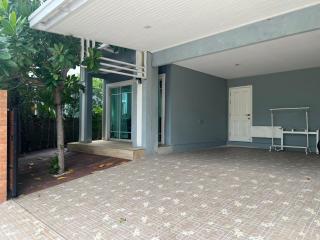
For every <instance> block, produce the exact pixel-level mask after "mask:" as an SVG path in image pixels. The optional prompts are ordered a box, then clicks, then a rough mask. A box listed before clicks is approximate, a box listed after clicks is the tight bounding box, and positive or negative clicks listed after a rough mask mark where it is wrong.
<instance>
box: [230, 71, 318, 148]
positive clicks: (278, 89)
mask: <svg viewBox="0 0 320 240" xmlns="http://www.w3.org/2000/svg"><path fill="white" fill-rule="evenodd" d="M244 85H252V91H253V98H252V99H253V102H252V104H253V106H252V107H253V112H252V113H253V116H252V117H253V119H252V120H253V126H270V112H269V111H268V109H270V108H278V107H303V106H310V107H311V110H310V115H309V116H310V129H311V130H315V129H318V128H320V94H319V91H320V68H313V69H306V70H298V71H291V72H283V73H275V74H268V75H262V76H254V77H245V78H239V79H232V80H228V87H236V86H244ZM304 119H305V118H304V113H303V112H286V113H280V114H277V115H276V116H275V125H277V126H282V127H284V128H287V129H292V128H294V129H301V128H302V129H304V128H305V125H304ZM285 141H286V142H287V143H288V144H304V143H305V137H301V136H300V137H299V136H298V137H297V136H295V137H287V138H286V139H285ZM270 142H271V141H270V140H269V139H262V138H254V139H253V143H252V144H245V145H250V146H256V147H262V148H266V147H268V146H269V145H270ZM310 144H311V145H312V146H313V147H314V146H315V139H314V138H311V143H310Z"/></svg>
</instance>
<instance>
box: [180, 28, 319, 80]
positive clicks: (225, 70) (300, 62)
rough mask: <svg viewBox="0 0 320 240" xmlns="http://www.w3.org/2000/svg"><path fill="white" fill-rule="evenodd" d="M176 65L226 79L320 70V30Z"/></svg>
mask: <svg viewBox="0 0 320 240" xmlns="http://www.w3.org/2000/svg"><path fill="white" fill-rule="evenodd" d="M176 64H177V65H179V66H183V67H187V68H190V69H193V70H197V71H200V72H204V73H207V74H210V75H214V76H219V77H222V78H226V79H232V78H239V77H246V76H255V75H262V74H268V73H275V72H284V71H291V70H296V69H305V68H312V67H320V31H313V32H308V33H304V34H299V35H294V36H291V37H286V38H281V39H278V40H273V41H269V42H264V43H260V44H255V45H251V46H247V47H242V48H237V49H233V50H229V51H225V52H221V53H216V54H212V55H207V56H202V57H198V58H193V59H190V60H186V61H182V62H178V63H176ZM236 64H240V65H239V66H236Z"/></svg>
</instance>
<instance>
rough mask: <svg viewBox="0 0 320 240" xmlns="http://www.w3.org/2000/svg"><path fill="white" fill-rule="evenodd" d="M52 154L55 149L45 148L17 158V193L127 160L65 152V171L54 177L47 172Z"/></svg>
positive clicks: (69, 179) (62, 181)
mask: <svg viewBox="0 0 320 240" xmlns="http://www.w3.org/2000/svg"><path fill="white" fill-rule="evenodd" d="M54 155H55V150H45V151H41V152H36V153H31V154H28V155H26V156H24V157H22V158H20V159H19V175H18V193H19V195H21V194H30V193H33V192H36V191H39V190H43V189H46V188H48V187H52V186H55V185H58V184H61V183H64V182H68V181H71V180H74V179H77V178H80V177H83V176H86V175H89V174H92V173H93V172H95V171H99V170H103V169H107V168H111V167H114V166H117V165H120V164H123V163H125V162H128V161H129V160H125V159H119V158H112V157H105V156H96V155H90V154H84V153H71V152H67V153H66V155H65V164H66V171H67V173H66V174H64V175H62V176H60V177H55V176H53V175H51V174H49V166H50V161H51V158H52V157H53V156H54Z"/></svg>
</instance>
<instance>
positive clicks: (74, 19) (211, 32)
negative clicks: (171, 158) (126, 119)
mask: <svg viewBox="0 0 320 240" xmlns="http://www.w3.org/2000/svg"><path fill="white" fill-rule="evenodd" d="M319 8H320V6H319V1H311V0H309V1H308V0H306V1H281V2H279V1H259V2H257V3H255V4H252V3H250V2H247V1H239V2H237V3H235V2H234V1H225V2H223V3H222V2H215V1H205V2H202V3H201V4H199V3H198V2H197V1H191V0H190V1H183V2H181V1H161V2H158V1H141V2H135V3H128V2H117V3H114V2H112V1H110V2H109V1H103V2H102V1H85V0H82V1H75V0H74V1H62V0H61V1H47V2H46V3H45V4H43V6H42V7H41V8H39V9H38V10H37V11H36V12H35V13H34V14H33V15H32V16H31V17H30V22H31V26H32V27H34V28H36V29H39V30H45V31H50V32H55V33H59V34H65V35H73V36H75V37H80V38H83V39H91V40H94V41H99V42H104V43H108V44H113V45H118V46H122V47H126V48H130V49H135V50H137V51H141V52H148V53H147V54H146V56H147V57H146V59H145V60H146V62H145V64H144V65H143V66H144V67H145V69H146V72H145V77H146V78H145V79H144V80H143V81H142V82H141V83H142V84H141V85H142V86H141V88H139V89H140V92H137V102H136V113H137V114H136V116H135V121H134V126H133V128H134V133H135V134H134V136H133V140H132V144H133V146H134V147H141V148H144V149H145V151H146V152H147V153H154V152H158V137H157V135H158V134H157V131H158V129H159V126H158V125H159V121H158V112H157V109H158V106H157V105H158V99H157V98H158V84H157V81H158V73H159V67H162V68H164V67H165V66H177V65H178V66H181V67H184V68H187V69H192V70H195V71H200V72H202V73H205V74H207V75H210V76H216V77H219V78H222V79H226V81H225V86H222V85H223V84H222V85H220V86H219V87H220V89H218V90H217V91H219V92H222V91H225V92H227V94H225V95H226V96H225V97H224V96H221V97H220V98H219V99H216V100H217V101H218V102H219V103H220V104H222V105H225V106H226V107H225V108H224V110H221V109H220V110H219V111H221V112H220V115H219V119H220V121H219V122H214V121H212V122H211V118H208V119H206V117H205V116H204V117H203V118H202V117H199V118H198V119H197V118H196V117H195V116H192V113H191V112H190V113H189V115H185V116H184V117H183V118H184V119H186V118H188V117H191V118H192V117H193V119H194V122H193V124H189V123H188V122H186V123H185V124H183V123H184V122H181V123H182V124H181V126H185V128H184V129H182V132H180V133H179V132H178V133H174V130H175V128H174V124H173V125H172V124H171V125H170V121H176V122H178V120H174V119H173V117H172V118H171V115H170V114H167V116H166V118H167V119H168V121H167V125H166V131H167V133H168V134H167V137H170V136H174V135H177V134H178V135H179V134H180V135H181V134H185V132H187V131H190V132H191V133H193V132H194V131H195V130H194V129H195V128H197V127H199V128H201V126H204V125H209V124H211V125H212V126H216V128H217V129H218V128H219V130H216V131H218V132H217V134H218V135H219V137H218V139H215V138H214V134H215V132H214V130H210V131H212V137H211V138H209V139H207V138H201V136H200V137H199V138H198V139H197V138H195V140H194V141H193V142H192V141H191V140H188V141H184V140H185V139H180V140H177V141H173V142H174V143H173V144H172V145H173V146H171V149H173V150H175V149H178V150H184V149H189V148H192V147H193V146H195V148H196V147H197V146H200V147H205V146H214V145H215V146H216V145H225V144H226V143H232V144H240V145H248V142H249V143H251V142H254V141H253V140H254V139H252V138H253V136H252V135H251V127H252V126H254V125H255V124H257V127H268V126H270V119H268V120H267V117H266V116H269V113H268V110H269V108H271V107H277V108H281V107H283V108H286V107H288V108H289V107H291V108H292V106H294V107H304V106H305V105H306V104H307V105H308V107H310V106H309V105H312V106H311V107H312V110H314V109H315V108H316V105H315V102H316V100H315V99H308V101H306V102H305V101H303V100H301V101H298V100H296V101H294V103H292V98H291V97H287V98H286V97H285V96H281V92H286V89H285V88H277V87H276V85H277V83H273V82H272V81H270V83H269V82H267V81H263V82H264V85H265V86H263V84H262V85H261V88H265V87H266V86H267V87H269V88H270V89H271V91H272V90H273V88H275V90H276V91H278V92H279V96H278V97H277V98H281V99H286V100H285V101H283V102H281V101H278V102H276V101H274V102H272V101H270V104H269V105H263V106H259V105H258V107H256V106H257V104H256V102H258V101H261V100H259V99H258V98H257V95H261V96H262V94H260V93H258V92H257V91H255V88H256V86H253V90H252V89H251V90H248V91H251V94H250V93H244V94H245V97H244V98H242V99H245V98H250V97H251V103H250V104H252V106H250V104H247V103H244V104H247V106H246V110H244V111H243V113H244V114H245V115H246V116H243V117H247V120H250V121H249V122H248V121H243V120H241V119H240V118H239V119H238V120H236V121H235V122H234V124H231V127H230V123H232V121H231V120H230V119H229V117H228V116H229V115H230V113H229V110H230V109H229V104H228V101H229V100H228V98H229V97H228V96H229V94H228V92H229V88H230V89H231V86H236V85H239V84H237V82H242V84H240V85H250V84H246V83H245V82H246V81H247V82H248V81H249V82H250V81H251V82H255V81H253V80H252V79H251V80H246V79H242V80H240V78H246V77H252V76H260V75H265V74H273V73H278V72H291V71H294V70H301V69H310V68H315V67H318V66H319V64H318V63H319V54H317V52H318V49H319V44H318V43H317V41H316V39H317V36H318V34H319V33H318V30H319V27H320V25H319V12H320V11H319ZM297 45H298V46H299V47H297ZM172 64H174V65H172ZM169 68H170V67H169ZM316 71H317V70H314V71H313V73H303V74H302V75H303V76H304V75H308V76H310V75H315V74H316ZM160 72H161V68H160ZM292 74H293V75H295V76H298V75H297V74H295V73H292ZM300 74H301V73H300ZM284 78H286V77H284ZM313 78H314V77H313ZM230 79H233V80H230ZM237 79H239V81H238V80H237ZM274 81H276V80H274ZM297 81H298V80H297ZM312 81H313V82H314V80H312ZM169 82H170V81H169ZM260 82H262V81H260ZM280 82H281V81H280ZM193 84H194V86H197V85H200V84H201V83H200V82H197V80H196V79H194V83H193ZM283 84H284V83H283ZM251 85H253V84H251ZM300 85H301V84H300ZM300 85H299V84H296V86H295V88H294V89H296V91H298V90H299V89H301V86H300ZM303 86H305V87H307V88H308V87H309V88H310V89H311V90H313V89H315V88H314V87H313V83H311V82H310V84H308V83H306V84H304V85H303ZM181 87H182V89H183V87H184V86H183V82H182V84H181ZM203 87H204V88H205V86H203ZM210 87H213V88H214V86H212V85H211V86H210ZM237 87H240V86H237ZM176 91H177V92H174V91H171V92H170V91H168V92H167V93H166V98H170V97H172V96H175V95H176V94H178V92H179V90H176ZM248 91H247V92H248ZM244 92H246V90H245V91H244ZM295 93H296V92H294V91H293V92H292V94H291V95H294V94H295ZM208 94H209V93H208ZM241 94H242V93H241ZM246 94H247V95H246ZM138 96H140V97H138ZM263 98H264V99H265V97H263ZM277 98H274V99H277ZM301 98H303V96H299V99H301ZM271 99H272V98H271ZM180 100H181V101H183V100H184V99H183V98H182V99H180ZM189 100H190V98H189ZM265 101H268V99H265ZM201 105H202V106H201ZM169 107H170V105H168V109H169ZM194 107H195V108H198V109H199V108H201V107H204V103H203V102H202V103H201V104H200V103H199V105H198V106H196V105H195V106H194ZM82 108H83V112H86V109H85V108H86V105H83V107H82ZM250 108H252V109H251V110H252V112H250V111H249V110H250ZM247 110H248V111H247ZM168 111H169V110H168ZM222 111H224V113H222ZM256 112H258V113H259V114H260V115H259V117H257V118H256V117H255V114H256ZM261 112H262V113H261ZM223 114H224V117H223V116H222V115H223ZM261 115H263V117H262V116H261ZM312 115H313V116H312ZM317 115H318V113H311V116H310V117H311V119H310V121H315V120H314V119H315V118H316V117H317ZM182 116H183V115H182ZM83 117H84V119H82V120H83V122H85V121H86V117H87V116H86V114H83ZM262 118H263V119H262ZM259 119H260V120H259ZM261 119H262V120H261ZM285 119H288V117H287V118H285ZM312 119H313V120H312ZM196 123H197V124H198V126H197V124H196ZM241 124H242V125H241ZM282 125H283V124H282ZM310 125H311V127H312V132H314V133H316V129H317V128H319V127H318V126H317V124H316V123H311V124H310ZM84 126H86V124H84ZM88 126H89V125H88ZM178 127H179V126H178ZM280 127H282V126H280ZM283 127H287V126H283ZM290 127H291V126H290ZM298 127H300V126H298ZM298 127H297V128H298ZM291 128H292V129H294V128H296V126H292V127H291ZM88 129H89V128H88V127H84V128H83V129H82V130H83V131H88ZM168 129H169V130H168ZM190 129H191V130H190ZM221 129H222V130H223V131H224V133H223V132H222V130H221ZM231 129H233V130H232V131H231ZM237 129H238V130H237ZM243 129H244V130H243ZM206 130H207V129H206V128H203V132H204V134H205V132H206ZM262 130H265V129H262ZM304 130H306V129H304ZM168 131H169V132H168ZM230 131H231V132H232V133H230ZM270 131H271V132H273V128H271V129H270V128H269V129H267V133H265V135H270ZM308 131H309V130H308ZM84 135H90V134H86V133H85V132H84ZM223 135H224V136H225V137H223ZM241 135H242V136H241ZM257 135H261V129H260V130H258V133H257ZM315 135H316V134H315ZM187 137H188V136H187ZM262 137H264V136H262ZM269 137H270V136H269ZM312 137H313V136H312ZM176 139H179V138H176ZM87 140H88V141H90V139H85V141H87ZM263 141H264V142H263ZM263 141H262V143H261V142H259V143H258V144H256V145H255V144H249V145H253V146H257V145H259V144H260V145H261V146H263V147H266V145H268V144H269V140H263ZM299 141H301V140H299ZM299 141H298V142H299ZM168 142H169V143H170V141H168ZM315 142H316V141H315V140H312V146H311V144H310V148H311V147H313V151H315ZM310 143H311V140H310ZM290 144H291V143H290ZM299 144H300V142H299ZM169 145H170V144H169ZM260 145H259V146H260ZM269 145H270V144H269ZM169 147H170V146H169ZM308 148H309V147H308Z"/></svg>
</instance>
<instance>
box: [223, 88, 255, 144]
mask: <svg viewBox="0 0 320 240" xmlns="http://www.w3.org/2000/svg"><path fill="white" fill-rule="evenodd" d="M240 88H249V89H250V98H249V99H250V113H249V114H250V116H251V118H250V126H251V127H252V122H253V115H252V106H253V98H252V85H244V86H237V87H229V92H228V141H230V142H231V141H234V142H252V136H251V134H250V136H249V139H248V141H239V140H238V141H237V140H231V139H230V136H231V128H230V125H231V124H230V123H231V121H230V120H231V98H230V97H231V91H232V90H233V89H240ZM250 131H251V129H250Z"/></svg>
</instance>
